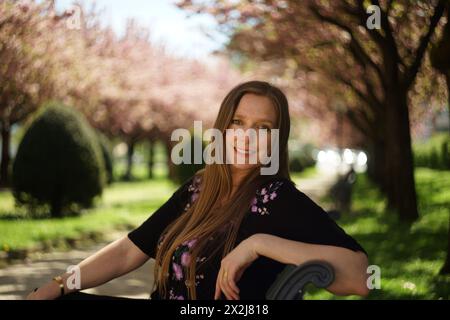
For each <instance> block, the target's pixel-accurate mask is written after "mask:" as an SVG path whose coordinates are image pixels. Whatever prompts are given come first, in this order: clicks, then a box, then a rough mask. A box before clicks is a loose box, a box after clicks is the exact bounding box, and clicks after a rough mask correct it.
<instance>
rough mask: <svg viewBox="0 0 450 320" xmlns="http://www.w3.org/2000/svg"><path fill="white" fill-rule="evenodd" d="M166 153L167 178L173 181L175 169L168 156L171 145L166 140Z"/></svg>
mask: <svg viewBox="0 0 450 320" xmlns="http://www.w3.org/2000/svg"><path fill="white" fill-rule="evenodd" d="M165 146H166V151H167V170H168V172H167V173H168V177H169V179H171V180H173V181H175V180H176V167H175V164H174V163H173V162H172V159H171V157H170V154H171V152H172V145H171V141H170V140H168V141H166V142H165Z"/></svg>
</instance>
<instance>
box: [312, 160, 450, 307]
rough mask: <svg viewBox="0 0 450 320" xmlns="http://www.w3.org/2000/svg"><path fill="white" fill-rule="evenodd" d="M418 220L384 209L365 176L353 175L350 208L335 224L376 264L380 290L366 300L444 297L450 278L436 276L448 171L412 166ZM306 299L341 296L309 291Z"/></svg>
mask: <svg viewBox="0 0 450 320" xmlns="http://www.w3.org/2000/svg"><path fill="white" fill-rule="evenodd" d="M416 184H417V190H418V198H419V208H420V215H421V216H420V219H419V220H418V221H417V222H415V223H414V224H413V225H411V226H408V225H405V224H402V223H400V222H399V221H398V220H397V217H396V216H395V214H394V213H392V212H388V211H387V210H386V209H385V203H386V202H385V199H384V198H383V197H382V196H381V195H380V193H379V192H378V191H377V190H376V188H374V187H373V185H371V184H370V182H369V181H368V179H367V178H366V177H365V176H361V175H360V176H358V180H357V183H356V185H355V189H354V194H353V204H352V208H353V210H352V213H351V214H347V215H345V216H344V217H342V219H340V220H339V221H338V223H339V224H340V225H341V226H342V227H343V228H344V229H345V230H346V232H348V233H349V234H350V235H352V236H353V237H354V238H355V239H356V240H357V241H358V242H359V243H361V245H362V246H363V247H364V248H365V249H366V250H367V252H368V253H369V263H370V264H375V265H378V266H379V267H380V268H381V289H380V290H372V291H371V293H370V294H369V296H368V299H439V298H444V299H449V298H450V286H449V285H448V284H449V283H450V277H449V276H438V273H439V270H440V268H441V267H442V265H443V263H444V260H445V254H446V249H447V232H448V219H449V208H450V192H449V190H450V172H449V171H436V170H430V169H422V168H419V169H417V170H416ZM305 298H307V299H329V298H332V299H347V298H351V299H354V298H357V297H345V298H343V297H335V296H332V295H330V294H329V293H328V292H326V291H324V290H313V292H311V293H308V295H307V296H305Z"/></svg>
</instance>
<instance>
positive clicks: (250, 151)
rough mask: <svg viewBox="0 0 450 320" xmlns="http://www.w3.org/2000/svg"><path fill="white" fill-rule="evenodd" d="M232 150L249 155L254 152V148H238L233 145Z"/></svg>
mask: <svg viewBox="0 0 450 320" xmlns="http://www.w3.org/2000/svg"><path fill="white" fill-rule="evenodd" d="M234 151H236V152H237V153H239V154H242V155H244V156H249V155H251V154H254V153H256V150H249V149H241V148H238V147H236V146H235V147H234Z"/></svg>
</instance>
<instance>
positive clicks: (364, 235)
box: [0, 168, 450, 299]
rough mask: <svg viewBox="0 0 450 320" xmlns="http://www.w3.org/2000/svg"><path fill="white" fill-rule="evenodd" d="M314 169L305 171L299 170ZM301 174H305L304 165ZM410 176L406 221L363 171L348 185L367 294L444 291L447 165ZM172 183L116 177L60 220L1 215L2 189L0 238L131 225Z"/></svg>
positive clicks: (16, 245)
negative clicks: (88, 205) (414, 211)
mask: <svg viewBox="0 0 450 320" xmlns="http://www.w3.org/2000/svg"><path fill="white" fill-rule="evenodd" d="M313 172H314V170H310V172H309V173H308V171H306V172H305V174H306V177H310V176H312V174H313ZM300 176H301V177H304V175H303V173H302V174H301V175H300ZM300 176H299V177H300ZM416 183H417V190H418V198H419V210H420V215H421V218H420V220H418V221H417V222H416V223H414V224H413V225H412V226H407V225H404V224H402V223H399V222H398V221H397V219H396V216H395V215H394V214H392V213H390V212H386V210H385V204H386V203H385V199H384V198H383V197H382V196H381V195H380V193H379V192H378V191H377V189H376V188H375V187H374V186H373V185H371V184H370V182H369V181H368V180H367V178H366V177H365V176H364V175H359V176H358V180H357V183H356V185H355V189H354V196H353V200H354V201H353V206H352V209H353V210H352V214H351V215H346V216H344V217H342V218H341V220H339V224H340V225H341V226H342V227H343V228H344V229H345V230H346V231H347V232H348V233H349V234H350V235H352V236H353V237H355V239H357V240H358V242H360V243H361V245H362V246H363V247H364V248H365V249H366V250H367V252H368V253H369V260H370V264H374V265H378V266H379V267H380V268H381V290H372V291H371V293H370V295H369V297H368V299H439V298H444V299H449V298H450V297H449V296H450V278H449V277H443V276H437V274H438V272H439V269H440V268H441V267H442V264H443V261H444V259H445V253H446V247H447V232H448V219H449V216H448V215H449V208H450V171H436V170H430V169H423V168H421V169H417V171H416ZM175 188H176V186H175V185H173V184H172V183H170V182H169V181H167V180H165V179H161V178H160V179H155V180H142V181H141V180H138V181H134V182H119V183H115V184H113V185H112V186H110V187H108V188H107V189H106V190H105V192H104V195H103V198H102V201H101V202H100V203H99V204H98V205H97V207H96V208H93V209H91V210H88V211H86V212H85V213H84V214H83V215H82V216H80V217H71V218H64V219H59V220H52V219H41V220H29V219H15V220H14V219H11V218H5V216H9V215H10V214H11V213H13V212H15V211H14V210H15V208H14V201H13V198H12V196H11V194H10V193H9V192H6V191H3V192H0V246H1V247H3V248H5V249H10V250H11V249H13V250H14V249H16V250H17V249H23V248H30V247H35V246H38V245H42V244H43V243H44V244H45V243H47V242H50V241H53V242H54V241H55V240H58V239H66V238H73V239H76V238H78V237H80V236H82V235H85V234H87V233H92V232H109V231H110V230H111V231H112V230H114V229H117V228H118V226H128V227H134V226H137V225H139V224H140V223H141V222H142V221H144V220H145V219H146V218H147V217H148V216H149V215H150V214H151V213H152V212H153V211H154V210H156V209H157V208H158V207H159V206H160V205H161V204H162V203H163V202H164V201H165V200H167V199H168V197H169V196H170V195H171V193H172V192H173V191H174V190H175ZM2 216H3V217H4V218H1V217H2ZM1 247H0V250H1ZM305 298H306V299H329V298H331V299H357V298H358V297H356V296H351V297H337V296H333V295H331V294H329V293H328V292H326V291H325V290H312V291H311V292H310V293H307V295H306V297H305Z"/></svg>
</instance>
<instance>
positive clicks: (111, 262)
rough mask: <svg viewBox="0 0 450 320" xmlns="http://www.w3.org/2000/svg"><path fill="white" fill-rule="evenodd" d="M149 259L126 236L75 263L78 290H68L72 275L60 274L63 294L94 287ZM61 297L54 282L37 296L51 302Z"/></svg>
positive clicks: (42, 288)
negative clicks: (77, 269) (78, 283)
mask: <svg viewBox="0 0 450 320" xmlns="http://www.w3.org/2000/svg"><path fill="white" fill-rule="evenodd" d="M148 259H149V257H148V256H147V255H145V254H144V253H143V252H141V251H140V250H139V249H138V248H137V247H136V246H135V245H134V244H133V243H132V242H131V241H130V240H129V239H128V238H127V237H126V236H125V237H123V238H121V239H119V240H117V241H114V242H112V243H111V244H109V245H107V246H106V247H104V248H103V249H101V250H99V251H98V252H96V253H95V254H93V255H91V256H90V257H88V258H86V259H85V260H83V261H82V262H80V263H79V264H78V267H79V271H80V272H79V276H80V279H79V280H80V288H73V289H70V288H68V286H67V284H68V283H67V280H68V278H69V277H70V276H72V274H69V273H64V274H63V275H61V277H62V278H63V283H64V292H65V293H66V294H68V293H71V292H74V291H77V290H84V289H88V288H93V287H97V286H99V285H102V284H104V283H106V282H108V281H110V280H112V279H115V278H117V277H120V276H122V275H124V274H126V273H128V272H130V271H132V270H134V269H136V268H138V267H139V266H141V265H142V264H144V263H145V262H146V261H147V260H148ZM59 295H60V289H59V287H58V285H57V283H56V282H55V281H49V282H48V283H47V284H45V285H44V286H42V287H41V288H39V290H38V294H37V297H38V298H44V299H54V298H57V297H58V296H59Z"/></svg>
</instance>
